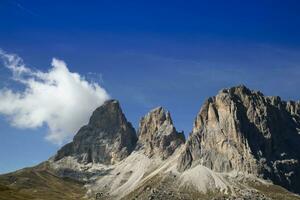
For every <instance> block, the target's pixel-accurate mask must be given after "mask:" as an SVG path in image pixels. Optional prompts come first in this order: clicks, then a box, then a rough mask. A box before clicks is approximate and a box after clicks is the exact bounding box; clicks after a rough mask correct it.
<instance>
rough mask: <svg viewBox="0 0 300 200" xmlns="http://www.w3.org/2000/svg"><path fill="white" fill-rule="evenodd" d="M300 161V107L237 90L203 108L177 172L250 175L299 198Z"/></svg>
mask: <svg viewBox="0 0 300 200" xmlns="http://www.w3.org/2000/svg"><path fill="white" fill-rule="evenodd" d="M299 162H300V103H299V102H285V101H282V100H281V99H280V98H279V97H266V96H264V95H263V94H262V93H261V92H256V91H251V90H249V89H248V88H246V87H245V86H238V87H233V88H230V89H224V90H222V91H220V92H219V93H218V95H217V96H215V97H212V98H209V99H208V100H207V101H206V102H205V103H204V105H203V106H202V108H201V110H200V112H199V114H198V115H197V117H196V120H195V122H194V127H193V130H192V133H191V135H190V137H189V139H188V140H187V143H186V145H185V149H184V151H183V153H182V154H181V156H180V159H179V163H178V168H179V170H181V171H183V170H185V169H188V168H190V167H192V166H195V165H197V164H202V165H204V166H206V167H208V168H210V169H212V170H214V171H217V172H230V171H233V170H235V171H240V172H244V173H250V174H254V175H256V176H259V177H262V178H266V179H270V180H272V181H273V182H274V183H276V184H279V185H282V186H284V187H286V188H288V189H290V190H292V191H295V192H298V193H299V192H300V163H299Z"/></svg>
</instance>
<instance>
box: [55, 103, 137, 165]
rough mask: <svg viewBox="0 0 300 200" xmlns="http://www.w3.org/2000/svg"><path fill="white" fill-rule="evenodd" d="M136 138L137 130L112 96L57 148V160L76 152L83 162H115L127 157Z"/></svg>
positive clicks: (78, 158) (79, 160)
mask: <svg viewBox="0 0 300 200" xmlns="http://www.w3.org/2000/svg"><path fill="white" fill-rule="evenodd" d="M136 142H137V136H136V133H135V130H134V128H133V127H132V125H131V124H130V123H129V122H128V121H127V120H126V117H125V116H124V114H123V112H122V110H121V107H120V105H119V102H118V101H116V100H109V101H106V102H105V103H104V104H103V105H102V106H100V107H99V108H97V109H96V110H95V111H94V112H93V114H92V116H91V118H90V120H89V123H88V124H87V125H85V126H83V127H82V128H80V130H79V131H78V133H77V134H76V135H75V137H74V139H73V141H72V142H71V143H69V144H66V145H65V146H63V147H62V148H61V149H60V150H59V151H58V152H57V154H56V155H55V157H54V160H55V161H57V160H60V159H61V158H63V157H66V156H73V157H75V158H76V159H77V160H78V162H80V163H90V162H92V163H103V164H113V163H115V162H118V161H120V160H122V159H124V158H125V157H127V156H128V155H129V154H130V153H131V152H132V151H133V150H134V148H135V146H136Z"/></svg>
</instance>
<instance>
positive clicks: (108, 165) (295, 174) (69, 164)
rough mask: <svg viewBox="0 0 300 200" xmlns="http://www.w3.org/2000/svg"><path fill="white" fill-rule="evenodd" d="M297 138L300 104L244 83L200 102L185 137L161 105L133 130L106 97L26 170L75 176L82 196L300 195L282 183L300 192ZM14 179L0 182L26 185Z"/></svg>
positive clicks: (7, 177) (15, 176) (14, 175)
mask: <svg viewBox="0 0 300 200" xmlns="http://www.w3.org/2000/svg"><path fill="white" fill-rule="evenodd" d="M299 136H300V102H293V101H288V102H285V101H282V100H281V99H280V98H279V97H266V96H264V95H263V94H262V93H261V92H258V91H251V90H249V89H248V88H246V87H245V86H237V87H232V88H228V89H223V90H221V91H220V92H219V93H218V94H217V95H216V96H215V97H211V98H209V99H208V100H207V101H205V103H204V104H203V106H202V107H201V109H200V112H199V113H198V115H197V116H196V119H195V122H194V126H193V130H192V132H191V134H190V136H189V137H188V139H187V141H186V142H185V138H184V135H183V133H181V132H178V131H177V130H176V128H175V126H174V124H173V122H172V119H171V115H170V113H169V112H168V111H166V110H165V109H164V108H162V107H158V108H155V109H153V110H151V111H150V112H149V113H148V114H146V115H145V116H144V117H143V118H142V119H141V121H140V124H139V128H138V131H137V134H136V132H135V130H134V128H133V127H132V125H131V124H130V123H129V122H128V121H127V119H126V117H125V115H124V114H123V112H122V109H121V107H120V104H119V102H118V101H116V100H109V101H107V102H105V103H104V104H103V105H102V106H100V107H99V108H97V109H96V110H95V111H94V112H93V114H92V116H91V118H90V120H89V123H88V124H87V125H85V126H83V127H82V128H81V129H80V130H79V131H78V133H77V134H76V135H75V136H74V139H73V141H72V142H71V143H69V144H67V145H65V146H63V147H62V148H61V149H60V150H59V151H58V152H57V154H56V155H55V156H53V157H51V158H50V159H49V160H48V161H46V162H44V163H43V164H41V165H39V166H36V167H33V168H32V169H28V170H27V172H26V173H27V174H28V172H30V173H31V172H32V173H35V172H36V171H39V173H44V172H46V173H45V174H47V175H48V174H51V176H53V177H55V182H56V183H59V184H61V182H64V181H65V179H66V178H71V180H74V179H75V180H76V182H79V183H80V184H84V191H86V194H85V197H83V199H95V198H96V197H97V199H111V200H113V199H136V200H138V199H167V200H168V199H186V200H188V199H199V198H201V199H216V200H217V199H248V200H249V199H250V200H251V199H253V200H254V199H283V198H284V199H291V200H292V199H300V197H299V196H297V195H295V194H293V193H291V192H289V191H287V190H285V189H284V188H286V189H288V190H290V191H293V192H296V193H300V191H299V188H300V187H299V180H300V173H299V169H300V167H299V161H300V158H299V156H300V143H299ZM41 166H42V167H41ZM28 176H29V175H26V181H30V180H29V179H30V178H28ZM19 177H21V178H20V179H22V181H23V179H24V177H25V175H24V172H23V171H20V172H14V173H11V174H9V175H2V176H0V186H1V183H2V184H3V183H5V186H7V187H9V188H8V189H13V190H15V189H18V190H19V189H20V188H21V189H22V187H26V186H25V185H24V184H22V181H21V182H20V181H19ZM39 177H40V176H37V178H39ZM59 177H60V178H61V179H59ZM57 178H58V179H59V180H57ZM27 179H28V180H27ZM2 180H4V181H2ZM38 181H39V182H40V181H44V179H43V180H38ZM271 181H272V182H271ZM273 183H275V184H276V185H274V184H273ZM32 184H34V183H32ZM68 184H72V185H73V184H75V183H73V182H68ZM16 185H18V187H17V188H14V187H15V186H16ZM277 185H281V186H283V187H284V188H282V187H280V186H277ZM77 186H78V185H74V188H76V187H77ZM37 188H38V189H37V190H40V189H39V187H37ZM57 188H58V189H59V187H55V191H53V192H54V193H58V192H59V191H58V190H57ZM0 189H1V188H0ZM7 191H9V190H7ZM38 193H40V194H42V193H43V191H42V190H41V191H38ZM0 194H1V191H0ZM32 194H33V196H34V193H32ZM74 195H75V192H74ZM76 195H82V191H81V192H80V194H76ZM0 196H1V195H0ZM0 199H1V198H0Z"/></svg>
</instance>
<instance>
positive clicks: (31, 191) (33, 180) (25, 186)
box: [0, 163, 86, 200]
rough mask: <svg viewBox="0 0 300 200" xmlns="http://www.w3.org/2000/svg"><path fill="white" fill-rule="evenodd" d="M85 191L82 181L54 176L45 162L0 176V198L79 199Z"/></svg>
mask: <svg viewBox="0 0 300 200" xmlns="http://www.w3.org/2000/svg"><path fill="white" fill-rule="evenodd" d="M85 193H86V191H85V189H84V187H83V184H82V183H80V182H77V181H74V180H71V179H66V178H60V177H58V176H56V175H55V174H54V173H53V172H52V171H51V170H49V168H48V166H47V163H43V164H41V165H39V166H37V167H33V168H26V169H22V170H19V171H16V172H13V173H9V174H5V175H1V176H0V200H23V199H26V200H28V199H39V200H57V199H64V200H69V199H70V200H74V199H76V200H80V199H84V198H83V197H84V195H85Z"/></svg>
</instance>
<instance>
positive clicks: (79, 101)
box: [0, 50, 109, 144]
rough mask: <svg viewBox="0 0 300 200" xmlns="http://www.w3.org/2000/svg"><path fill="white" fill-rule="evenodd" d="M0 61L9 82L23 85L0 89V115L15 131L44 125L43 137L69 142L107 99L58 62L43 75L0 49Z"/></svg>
mask: <svg viewBox="0 0 300 200" xmlns="http://www.w3.org/2000/svg"><path fill="white" fill-rule="evenodd" d="M0 58H1V60H2V61H3V63H4V66H5V67H6V68H8V69H9V70H10V71H11V72H12V78H13V80H14V81H16V82H18V83H19V84H21V85H22V86H24V90H22V91H14V90H13V88H2V89H0V113H1V114H4V115H6V116H7V117H8V119H9V121H10V123H11V125H13V126H16V127H19V128H36V127H41V126H43V125H46V126H47V127H48V128H49V133H48V135H47V136H46V138H47V139H48V140H49V141H51V142H54V143H58V144H60V143H62V142H64V141H65V140H68V139H70V137H72V136H73V135H74V134H75V133H76V131H77V130H78V128H80V126H82V125H84V124H85V123H87V121H88V119H89V117H90V115H91V113H92V111H93V110H94V109H95V108H96V107H98V106H100V105H102V104H103V102H104V101H105V100H107V99H109V95H108V94H107V92H106V91H105V90H104V89H103V88H102V87H101V86H100V85H99V84H98V83H96V82H88V81H87V80H86V79H85V78H84V77H82V76H81V75H80V74H78V73H74V72H70V71H69V69H68V68H67V65H66V63H65V62H64V61H62V60H59V59H56V58H53V59H52V63H51V66H52V67H51V68H50V69H49V71H47V72H43V71H39V70H32V69H31V68H29V67H27V66H26V65H25V64H24V62H23V60H22V59H21V58H20V57H19V56H17V55H14V54H7V53H6V52H4V51H3V50H0Z"/></svg>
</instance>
